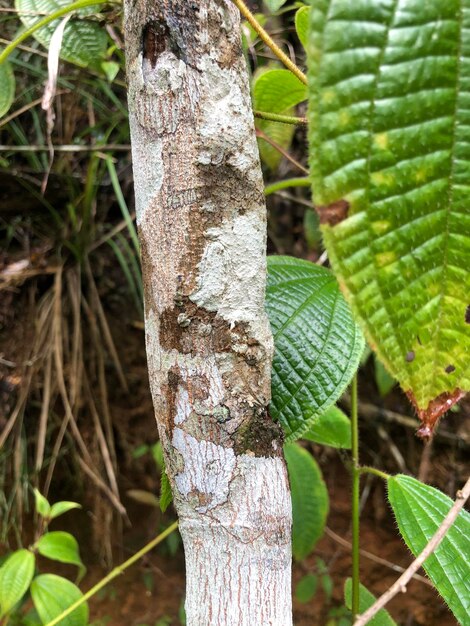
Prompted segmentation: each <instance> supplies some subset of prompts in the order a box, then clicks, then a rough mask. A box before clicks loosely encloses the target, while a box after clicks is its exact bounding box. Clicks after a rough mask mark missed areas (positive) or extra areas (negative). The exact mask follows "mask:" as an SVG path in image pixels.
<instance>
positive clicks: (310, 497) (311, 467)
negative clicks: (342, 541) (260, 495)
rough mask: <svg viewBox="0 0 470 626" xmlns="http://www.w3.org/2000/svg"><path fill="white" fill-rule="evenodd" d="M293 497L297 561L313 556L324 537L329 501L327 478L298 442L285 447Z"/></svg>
mask: <svg viewBox="0 0 470 626" xmlns="http://www.w3.org/2000/svg"><path fill="white" fill-rule="evenodd" d="M284 456H285V458H286V463H287V471H288V473H289V482H290V487H291V494H292V552H293V554H294V557H295V558H296V559H297V560H301V559H304V558H305V557H306V556H308V555H309V554H310V552H311V551H312V550H313V548H314V547H315V544H316V543H317V541H318V540H319V539H320V537H321V536H322V535H323V530H324V528H325V524H326V518H327V515H328V508H329V500H328V492H327V490H326V486H325V483H324V481H323V476H322V473H321V471H320V468H319V467H318V465H317V463H316V461H315V459H314V458H313V457H312V455H311V454H310V452H308V451H307V450H305V448H301V447H300V446H299V445H298V444H296V443H288V444H286V445H285V446H284Z"/></svg>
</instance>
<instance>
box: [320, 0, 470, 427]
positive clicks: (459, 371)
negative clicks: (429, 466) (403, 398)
mask: <svg viewBox="0 0 470 626" xmlns="http://www.w3.org/2000/svg"><path fill="white" fill-rule="evenodd" d="M469 28H470V0H426V2H421V1H419V0H400V1H399V2H398V1H397V0H381V1H380V2H377V1H376V0H361V1H360V2H350V1H349V0H318V1H316V2H315V3H313V5H312V11H311V18H310V31H309V43H308V57H309V95H310V113H309V115H310V133H309V135H310V164H311V171H312V185H313V195H314V201H315V203H316V205H317V207H318V211H319V214H320V221H321V222H322V223H323V233H324V239H325V243H326V247H327V249H328V252H329V256H330V259H331V262H332V264H333V267H334V269H335V272H336V274H337V276H338V279H339V281H340V284H341V287H342V290H343V291H344V293H345V294H346V296H347V298H348V300H349V301H350V302H351V303H352V306H353V309H354V311H355V313H356V314H357V316H358V318H359V320H360V322H361V324H362V326H363V328H364V330H365V333H366V336H367V338H368V340H369V342H370V344H371V345H372V346H373V348H374V349H375V350H376V351H377V353H378V354H379V356H380V358H381V360H382V361H383V362H384V363H385V365H386V366H387V368H388V370H389V371H390V373H391V374H392V375H393V376H394V377H395V378H396V379H397V380H398V381H399V382H400V384H401V386H402V387H403V389H404V390H405V391H406V392H407V393H408V395H409V397H410V399H411V400H412V402H413V403H414V404H415V406H416V408H417V409H418V413H419V415H420V417H421V419H422V420H423V421H424V426H423V429H422V434H423V435H425V436H426V435H429V434H430V433H431V431H432V428H433V426H434V423H435V421H436V420H437V418H438V417H439V416H440V415H441V414H442V413H443V412H445V410H447V409H448V408H449V407H450V406H451V405H452V404H453V403H454V402H455V401H457V400H458V399H459V398H460V397H461V396H462V395H463V393H464V392H466V391H468V390H469V389H470V360H469V358H468V354H469V352H470V271H469V270H470V142H469V140H468V137H469V133H470V38H469V37H468V32H469Z"/></svg>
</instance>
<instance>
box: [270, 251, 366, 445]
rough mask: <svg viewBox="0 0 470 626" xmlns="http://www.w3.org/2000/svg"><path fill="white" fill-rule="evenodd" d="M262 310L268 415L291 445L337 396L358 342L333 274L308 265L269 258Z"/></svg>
mask: <svg viewBox="0 0 470 626" xmlns="http://www.w3.org/2000/svg"><path fill="white" fill-rule="evenodd" d="M266 310H267V312H268V315H269V320H270V322H271V327H272V330H273V334H274V346H275V354H274V360H273V373H272V401H271V406H270V412H271V415H272V416H273V417H274V419H276V420H279V421H280V423H281V425H282V427H283V429H284V432H285V433H286V440H287V441H292V440H294V439H297V438H299V437H300V436H302V434H303V433H305V432H306V431H307V430H308V429H309V428H310V426H311V425H312V424H314V423H315V421H316V420H317V419H318V418H319V417H320V415H322V414H323V413H325V411H326V410H327V409H328V408H329V407H330V406H332V405H333V404H334V403H335V402H336V401H337V400H338V398H339V397H340V396H341V394H342V393H343V391H344V390H345V388H346V387H347V386H348V384H349V382H350V380H351V378H352V377H353V375H354V372H355V371H356V369H357V366H358V363H359V359H360V357H361V354H362V351H363V346H364V340H363V338H362V333H361V332H360V330H359V329H358V327H357V326H356V324H355V323H354V321H353V319H352V316H351V312H350V310H349V307H348V305H347V304H346V302H345V301H344V299H343V297H342V296H341V294H340V292H339V289H338V284H337V282H336V280H335V277H334V276H333V274H332V273H331V272H330V271H329V270H327V269H325V268H324V267H319V266H318V265H315V264H314V263H310V262H309V261H303V260H300V259H293V258H291V257H281V256H279V257H269V259H268V285H267V291H266Z"/></svg>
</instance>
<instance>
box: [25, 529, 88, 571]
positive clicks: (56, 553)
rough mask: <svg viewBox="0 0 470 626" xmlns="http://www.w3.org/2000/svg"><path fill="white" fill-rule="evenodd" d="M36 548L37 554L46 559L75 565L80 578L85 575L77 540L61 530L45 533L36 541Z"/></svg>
mask: <svg viewBox="0 0 470 626" xmlns="http://www.w3.org/2000/svg"><path fill="white" fill-rule="evenodd" d="M36 548H37V551H38V552H39V554H42V556H45V557H47V558H48V559H53V560H54V561H60V562H61V563H70V564H71V565H76V566H77V567H78V568H79V572H80V578H82V577H83V575H84V574H85V571H86V568H85V566H84V565H83V563H82V560H81V558H80V550H79V547H78V543H77V540H76V539H75V537H74V536H73V535H71V534H70V533H66V532H64V531H62V530H55V531H53V532H50V533H46V534H45V535H43V536H42V537H41V538H40V539H39V540H38V541H37V543H36Z"/></svg>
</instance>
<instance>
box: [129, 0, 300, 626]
mask: <svg viewBox="0 0 470 626" xmlns="http://www.w3.org/2000/svg"><path fill="white" fill-rule="evenodd" d="M125 30H126V48H127V50H126V54H127V70H128V79H129V119H130V126H131V137H132V154H133V163H134V182H135V193H136V211H137V221H138V227H139V237H140V242H141V249H142V267H143V278H144V291H145V326H146V342H147V355H148V364H149V377H150V384H151V389H152V396H153V402H154V407H155V415H156V419H157V424H158V429H159V434H160V438H161V441H162V444H163V449H164V454H165V460H166V466H167V472H168V475H169V478H170V482H171V485H172V488H173V494H174V498H175V505H176V509H177V512H178V515H179V519H180V529H181V534H182V537H183V542H184V548H185V555H186V571H187V594H186V612H187V619H188V624H189V626H208V625H221V626H222V625H223V626H229V625H230V626H231V625H233V626H254V625H260V626H261V625H263V626H264V625H273V626H289V625H290V624H292V617H291V606H290V605H291V600H290V597H291V585H290V576H291V575H290V569H291V543H290V533H291V504H290V496H289V489H288V482H287V475H286V470H285V465H284V461H283V459H282V442H281V433H280V431H279V429H278V427H277V426H276V425H275V424H274V423H273V422H272V421H271V419H270V417H269V415H268V413H267V406H268V403H269V399H270V371H271V358H272V350H273V345H272V337H271V333H270V329H269V324H268V321H267V318H266V314H265V311H264V290H265V275H266V259H265V245H266V216H265V204H264V195H263V182H262V177H261V170H260V165H259V159H258V151H257V146H256V139H255V134H254V126H253V116H252V112H251V102H250V96H249V86H248V81H247V75H246V67H245V62H244V59H243V55H242V51H241V44H240V34H239V16H238V12H237V10H236V9H235V7H234V6H233V5H232V4H231V2H230V1H229V0H200V1H199V2H195V1H194V2H191V1H189V0H158V1H155V0H154V1H150V0H126V2H125Z"/></svg>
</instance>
